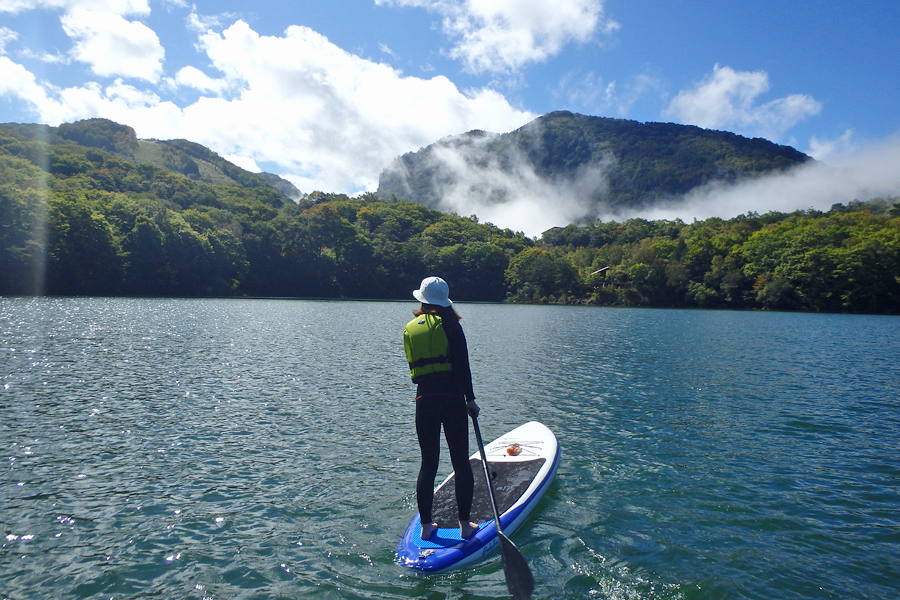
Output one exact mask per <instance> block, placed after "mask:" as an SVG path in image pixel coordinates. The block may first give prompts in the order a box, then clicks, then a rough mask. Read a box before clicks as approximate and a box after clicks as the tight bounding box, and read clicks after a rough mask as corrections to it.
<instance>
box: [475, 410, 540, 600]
mask: <svg viewBox="0 0 900 600" xmlns="http://www.w3.org/2000/svg"><path fill="white" fill-rule="evenodd" d="M472 424H473V425H474V426H475V439H476V440H477V441H478V451H479V452H480V453H481V466H482V467H484V480H485V482H487V489H488V496H489V497H490V499H491V510H493V511H494V523H496V524H497V537H498V538H500V558H501V560H502V561H503V572H504V574H505V575H506V587H508V588H509V593H510V595H511V596H512V597H513V599H514V600H528V599H529V598H531V592H532V591H534V577H532V575H531V569H529V568H528V563H526V562H525V557H524V556H522V553H521V552H519V549H518V548H516V545H515V544H513V543H512V540H510V539H509V538H508V537H506V536H505V535H504V534H503V527H502V526H501V525H500V514H499V513H498V512H497V498H496V497H495V496H494V485H493V484H492V483H491V473H490V471H489V470H488V464H487V455H486V454H485V452H484V442H482V441H481V428H479V427H478V417H476V416H475V415H472Z"/></svg>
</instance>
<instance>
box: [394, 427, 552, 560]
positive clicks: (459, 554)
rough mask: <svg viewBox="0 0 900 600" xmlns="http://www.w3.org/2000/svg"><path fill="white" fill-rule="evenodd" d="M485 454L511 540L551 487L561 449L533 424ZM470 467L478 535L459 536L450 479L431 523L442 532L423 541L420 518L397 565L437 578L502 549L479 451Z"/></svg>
mask: <svg viewBox="0 0 900 600" xmlns="http://www.w3.org/2000/svg"><path fill="white" fill-rule="evenodd" d="M484 450H485V454H486V455H487V461H488V468H489V470H490V472H491V481H492V483H493V486H494V493H495V494H496V497H497V512H499V513H500V523H501V525H502V526H503V533H504V534H505V535H507V536H509V535H511V534H512V533H513V532H514V531H515V530H516V528H518V527H519V525H521V524H522V522H523V521H525V518H526V517H527V516H528V514H529V513H530V512H531V511H532V509H534V507H535V506H537V503H538V502H539V501H540V499H541V498H542V497H543V495H544V493H545V492H546V491H547V488H548V487H550V482H551V481H553V477H554V475H556V468H557V466H558V465H559V444H558V443H557V441H556V436H555V435H553V432H552V431H550V430H549V429H548V428H547V427H546V426H545V425H543V424H542V423H538V422H537V421H531V422H528V423H525V424H524V425H520V426H519V427H516V428H515V429H513V430H512V431H510V432H509V433H507V434H505V435H502V436H500V437H499V438H497V439H496V440H494V441H493V442H491V443H490V444H487V445H486V446H485V448H484ZM469 462H470V463H471V464H472V472H473V473H474V474H475V497H474V499H473V502H472V513H471V516H470V519H471V520H472V521H475V522H477V523H478V524H479V527H478V531H477V532H476V533H475V535H473V536H472V537H470V538H468V539H463V538H462V537H461V536H460V533H459V517H458V514H457V510H456V497H455V496H454V489H455V487H454V486H455V483H454V473H451V474H450V476H449V477H447V478H446V479H445V480H444V481H443V482H442V483H441V485H439V486H438V488H437V489H436V490H435V492H434V508H433V511H432V517H433V521H434V522H435V523H437V524H438V525H439V526H440V528H439V529H438V530H437V531H436V532H434V533H433V534H432V535H431V537H430V538H429V539H427V540H423V539H422V536H421V532H422V522H421V519H420V517H419V514H418V513H416V516H415V517H413V519H412V521H411V522H410V524H409V527H407V528H406V533H404V534H403V537H402V538H401V539H400V544H399V545H398V546H397V560H398V562H399V563H400V564H402V565H403V566H406V567H409V568H411V569H416V570H419V571H425V572H429V573H439V572H442V571H446V570H448V569H453V568H456V567H460V566H462V565H465V564H467V563H470V562H472V561H475V560H478V559H480V558H482V557H483V556H485V555H486V554H487V553H488V552H490V551H491V550H493V549H494V548H496V547H497V545H498V544H499V539H498V537H497V526H496V524H495V523H494V515H493V512H492V510H491V501H490V496H489V495H488V490H487V486H486V485H485V483H484V470H483V469H482V466H481V455H480V453H479V452H478V451H476V452H475V453H474V454H473V455H472V456H471V457H470V458H469Z"/></svg>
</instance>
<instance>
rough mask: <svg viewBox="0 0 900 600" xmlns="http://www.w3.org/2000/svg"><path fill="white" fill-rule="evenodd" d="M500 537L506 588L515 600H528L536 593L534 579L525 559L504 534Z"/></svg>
mask: <svg viewBox="0 0 900 600" xmlns="http://www.w3.org/2000/svg"><path fill="white" fill-rule="evenodd" d="M499 537H500V555H501V557H502V559H503V573H504V574H505V575H506V587H508V588H509V594H510V596H512V597H513V600H528V599H529V598H531V592H533V591H534V577H532V575H531V569H529V568H528V563H526V562H525V557H524V556H522V553H521V552H519V549H518V548H516V545H515V544H513V543H512V540H510V539H509V538H508V537H506V536H505V535H503V534H502V533H501V534H500V535H499Z"/></svg>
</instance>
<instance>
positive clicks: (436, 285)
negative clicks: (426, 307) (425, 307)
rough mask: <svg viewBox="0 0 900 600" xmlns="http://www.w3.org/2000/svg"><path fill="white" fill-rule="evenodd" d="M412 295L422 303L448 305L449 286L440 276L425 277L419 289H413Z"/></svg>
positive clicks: (449, 303)
mask: <svg viewBox="0 0 900 600" xmlns="http://www.w3.org/2000/svg"><path fill="white" fill-rule="evenodd" d="M412 294H413V297H414V298H415V299H416V300H418V301H419V302H421V303H423V304H435V305H437V306H450V305H451V304H453V303H452V302H450V297H449V296H450V286H449V285H447V282H446V281H444V280H443V279H441V278H440V277H426V278H425V279H423V280H422V285H420V286H419V289H417V290H413V293H412Z"/></svg>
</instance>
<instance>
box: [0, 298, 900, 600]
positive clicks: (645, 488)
mask: <svg viewBox="0 0 900 600" xmlns="http://www.w3.org/2000/svg"><path fill="white" fill-rule="evenodd" d="M414 307H415V304H414V303H413V302H399V303H398V302H393V303H392V302H316V301H302V300H145V299H90V298H86V299H15V298H7V299H0V407H2V413H0V446H2V449H3V452H4V454H3V460H4V463H5V464H4V469H3V472H2V478H0V529H2V531H0V535H2V539H0V598H11V599H15V600H24V599H31V598H92V599H93V598H96V599H108V598H116V599H125V598H146V597H157V598H164V599H173V598H187V599H197V600H201V599H216V600H225V599H235V598H241V599H250V598H253V599H267V600H268V599H275V598H285V599H286V598H335V599H337V598H432V599H439V598H441V599H443V598H499V597H504V595H505V593H506V586H505V583H504V576H503V571H502V567H501V564H500V559H499V556H497V555H495V556H493V557H492V558H490V559H488V560H485V561H484V562H481V563H478V564H476V565H475V566H474V567H473V568H470V569H468V570H465V571H463V572H456V573H450V574H447V575H441V576H424V575H420V574H416V573H413V572H410V571H408V570H406V569H404V568H402V567H400V566H398V565H397V564H396V563H395V562H394V551H395V548H396V545H397V541H398V540H399V537H400V535H401V534H402V533H403V531H404V529H405V527H406V525H407V523H408V522H409V519H410V518H411V517H412V516H413V513H414V511H415V504H414V494H413V486H414V480H415V475H416V471H417V468H418V456H417V446H416V441H415V435H414V433H413V426H412V414H413V409H414V405H413V392H414V388H413V386H412V385H411V384H410V383H409V379H408V374H407V371H406V369H405V364H404V358H403V353H402V345H401V335H400V334H401V330H402V328H403V325H404V324H405V323H406V322H407V321H408V320H409V318H411V311H412V309H413V308H414ZM458 309H459V311H460V313H461V314H462V315H463V317H464V319H463V321H462V323H463V326H464V328H465V330H466V334H467V337H468V340H469V346H470V352H471V359H472V368H473V373H474V377H475V391H476V394H477V395H478V400H479V404H480V405H481V407H482V410H483V412H482V416H481V418H480V423H481V426H482V429H483V430H484V435H485V437H486V438H488V439H493V438H494V437H496V436H498V435H500V434H502V433H504V432H506V431H508V430H509V429H511V428H513V427H515V426H516V425H518V424H520V423H522V422H524V421H528V420H532V419H534V420H539V421H542V422H543V423H545V424H546V425H548V426H549V427H550V428H551V429H552V430H553V431H554V432H555V433H556V434H557V436H558V438H559V440H560V444H561V449H562V460H561V464H560V468H559V472H558V474H557V478H556V481H555V483H554V484H553V486H552V487H551V489H550V491H549V492H548V494H547V495H546V496H545V498H544V500H543V501H542V503H541V505H540V506H539V507H538V509H537V510H536V511H535V513H533V515H532V517H531V518H530V519H529V520H528V521H527V522H526V523H525V525H524V526H523V527H522V528H521V529H520V530H518V531H517V532H516V533H515V534H514V535H513V541H514V542H516V544H517V545H518V546H519V548H520V549H521V551H522V553H523V554H524V556H525V558H526V560H527V561H528V562H529V564H530V566H531V569H532V572H533V573H534V578H535V582H536V589H535V597H536V598H612V599H623V600H624V599H638V598H641V599H650V598H663V599H676V598H679V599H701V598H702V599H728V600H731V599H736V598H754V599H770V598H779V599H793V598H797V599H799V598H834V599H841V600H847V599H856V598H859V599H863V598H865V599H880V598H883V599H891V600H893V599H895V598H897V597H898V596H900V365H898V358H900V318H898V317H881V316H850V315H808V314H786V313H762V312H715V311H677V310H635V309H613V308H588V307H562V306H509V305H478V304H461V305H458ZM472 444H473V446H472V448H473V451H474V440H473V442H472ZM448 465H449V460H448V459H447V457H446V452H445V453H444V456H443V457H442V467H441V473H440V474H439V475H443V474H445V473H446V472H447V470H448V469H449V467H448Z"/></svg>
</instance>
